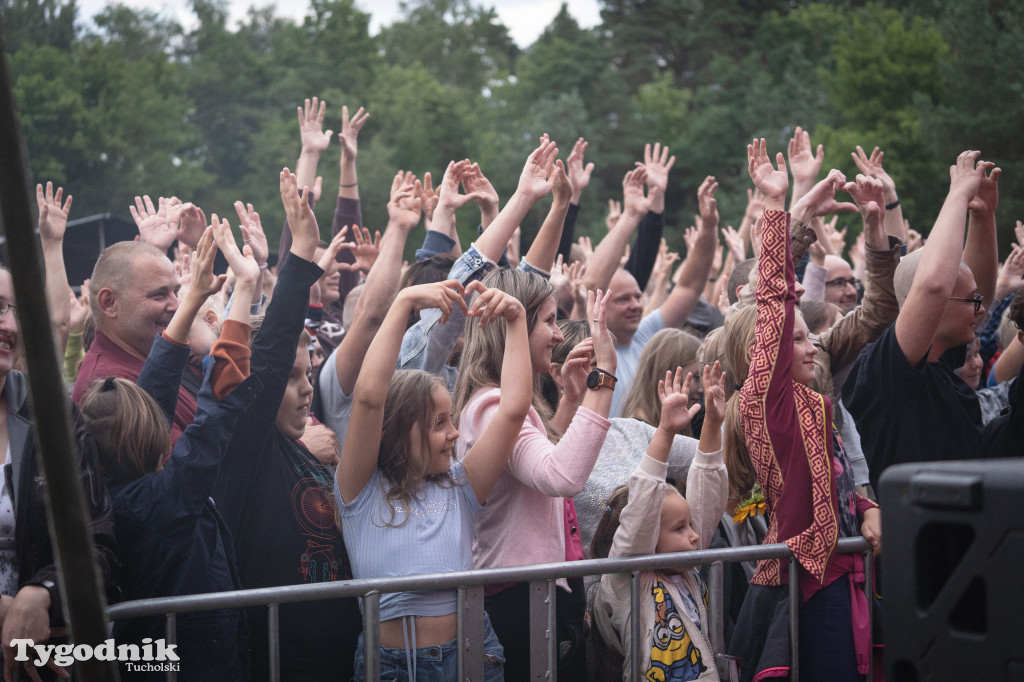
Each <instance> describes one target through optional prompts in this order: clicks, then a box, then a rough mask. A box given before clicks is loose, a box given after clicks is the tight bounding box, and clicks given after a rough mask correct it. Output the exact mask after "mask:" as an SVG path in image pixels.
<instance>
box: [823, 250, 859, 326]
mask: <svg viewBox="0 0 1024 682" xmlns="http://www.w3.org/2000/svg"><path fill="white" fill-rule="evenodd" d="M825 268H826V270H827V274H826V275H825V301H826V302H828V303H835V304H836V305H837V306H839V309H840V310H842V311H843V315H845V314H846V313H848V312H850V311H851V310H853V309H854V308H856V307H857V301H858V300H859V299H860V291H861V283H860V280H859V279H857V278H855V277H854V276H853V269H852V268H851V267H850V264H849V263H847V262H846V260H844V259H843V258H841V257H839V256H833V255H831V254H829V255H827V256H825Z"/></svg>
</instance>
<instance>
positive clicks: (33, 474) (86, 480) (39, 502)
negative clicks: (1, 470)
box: [3, 370, 120, 627]
mask: <svg viewBox="0 0 1024 682" xmlns="http://www.w3.org/2000/svg"><path fill="white" fill-rule="evenodd" d="M3 393H4V398H5V399H6V400H7V433H8V439H9V442H10V448H11V455H10V458H9V460H8V463H7V464H5V465H4V466H5V467H7V473H8V475H7V485H8V486H11V489H10V493H11V499H13V500H14V505H15V506H14V514H15V519H16V521H15V528H14V547H15V552H16V553H17V557H18V587H19V588H21V587H24V586H26V585H44V586H46V587H47V589H49V591H50V625H51V627H52V626H64V625H65V621H64V609H63V607H62V605H61V603H62V602H61V596H60V589H59V587H58V585H57V566H56V564H55V557H54V553H53V546H52V545H51V543H50V529H49V526H48V523H47V518H46V499H45V495H46V480H45V479H44V478H43V475H42V473H41V472H40V471H39V466H38V464H37V463H36V440H35V431H34V429H33V426H32V415H31V412H30V409H29V404H28V382H27V380H26V379H25V376H24V375H23V374H22V373H21V372H18V371H14V370H12V371H10V372H9V373H8V374H7V381H6V382H5V384H4V388H3ZM68 405H69V406H70V410H71V418H72V431H73V435H74V438H75V441H76V442H77V443H78V452H79V466H80V468H81V473H82V487H83V488H84V491H85V503H86V505H87V506H88V508H89V516H90V522H91V525H92V534H93V542H95V544H96V562H97V564H98V565H99V569H100V576H101V577H102V579H103V585H104V587H105V588H106V592H107V600H108V602H115V601H117V600H118V592H117V588H116V576H117V572H118V569H119V567H120V562H119V560H118V553H117V541H116V540H115V537H114V514H113V511H112V509H111V505H110V496H109V495H108V494H107V487H106V485H104V483H103V479H102V477H101V476H100V474H99V465H98V464H97V459H96V441H95V440H93V438H92V436H90V435H89V434H88V433H87V432H86V430H85V423H84V421H83V420H82V415H81V413H80V412H79V411H78V408H77V407H75V406H74V405H73V404H71V402H70V401H68Z"/></svg>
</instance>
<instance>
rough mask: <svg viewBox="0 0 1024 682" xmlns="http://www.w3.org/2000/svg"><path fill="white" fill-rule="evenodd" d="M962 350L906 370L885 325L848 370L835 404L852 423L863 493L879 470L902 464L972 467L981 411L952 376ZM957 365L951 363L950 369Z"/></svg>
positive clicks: (891, 331)
mask: <svg viewBox="0 0 1024 682" xmlns="http://www.w3.org/2000/svg"><path fill="white" fill-rule="evenodd" d="M963 356H964V353H963V349H962V348H961V349H955V350H952V351H950V352H947V353H946V354H945V355H943V357H942V358H940V359H939V362H928V359H927V357H925V358H924V359H922V360H921V361H920V362H919V363H918V364H917V365H912V364H910V362H909V361H908V360H907V358H906V356H905V355H904V354H903V350H902V349H901V348H900V345H899V343H898V342H897V340H896V325H895V323H894V324H892V325H891V326H890V327H889V328H888V329H886V330H885V332H883V333H882V336H881V337H879V339H878V340H877V341H875V342H874V343H872V344H870V345H869V346H867V347H866V348H864V350H863V351H861V354H860V356H859V357H858V358H857V360H856V362H854V364H853V367H852V368H851V369H850V374H849V376H848V377H847V378H846V381H845V382H844V383H843V404H844V405H845V406H846V409H847V410H849V412H850V414H851V415H853V418H854V419H855V420H856V421H857V430H858V431H859V432H860V440H861V445H862V447H863V449H864V455H865V457H866V458H867V462H868V467H869V468H870V478H871V485H872V486H873V487H874V489H875V491H876V492H877V491H878V479H879V477H880V476H881V475H882V472H883V471H884V470H885V469H886V467H888V466H890V465H891V464H901V463H904V462H923V461H938V460H950V459H973V458H976V457H979V456H980V455H981V430H982V425H981V405H980V403H979V402H978V396H977V394H976V393H975V392H974V391H973V390H971V388H970V387H969V386H968V385H967V384H966V383H964V382H963V381H962V380H961V379H960V377H958V376H956V375H955V374H953V370H954V369H955V368H956V367H959V366H960V365H962V364H963ZM957 360H959V363H958V362H957Z"/></svg>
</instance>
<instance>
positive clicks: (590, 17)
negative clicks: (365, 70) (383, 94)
mask: <svg viewBox="0 0 1024 682" xmlns="http://www.w3.org/2000/svg"><path fill="white" fill-rule="evenodd" d="M567 1H568V4H569V13H570V14H572V16H573V17H575V18H576V21H578V22H579V24H580V26H582V27H584V28H590V27H592V26H596V25H597V24H598V23H600V21H601V15H600V7H599V5H598V0H567ZM120 2H121V3H122V4H125V5H128V6H129V7H135V8H145V9H150V10H154V11H157V12H160V13H161V14H164V15H165V16H174V17H175V18H177V19H178V21H179V22H180V23H182V24H183V25H185V26H189V25H191V23H192V22H193V21H194V19H193V16H192V13H191V11H190V10H189V9H188V6H189V3H187V2H185V1H184V0H179V1H178V2H173V1H171V0H120ZM107 4H110V3H109V0H79V2H78V16H79V19H80V20H87V19H89V18H91V17H92V16H93V15H95V14H96V13H97V12H98V11H99V10H101V9H102V8H103V7H104V6H106V5H107ZM476 4H480V5H484V6H491V5H493V6H494V7H495V8H496V9H497V10H498V16H499V18H500V19H501V21H502V23H504V24H505V26H507V27H508V29H509V31H510V32H511V34H512V39H513V40H515V41H516V43H517V44H518V45H519V46H520V47H527V46H529V45H530V44H531V43H533V41H534V40H536V38H537V37H538V36H539V35H540V33H541V31H543V30H544V27H545V26H547V25H548V24H549V23H551V20H552V19H553V18H554V17H555V15H556V14H558V9H559V7H560V6H561V2H560V1H559V0H496V1H495V0H491V1H490V2H488V1H487V0H481V1H479V2H476ZM252 5H256V6H258V7H266V6H267V5H273V6H274V7H275V8H276V12H277V14H278V15H280V16H284V17H290V18H292V19H294V20H295V21H296V22H299V21H301V20H302V17H303V16H305V14H306V9H307V8H308V7H309V5H308V3H307V2H302V1H299V0H283V1H281V2H266V1H265V0H255V1H254V0H229V6H230V19H229V26H231V27H234V26H235V23H236V22H237V21H238V20H240V19H242V18H243V17H244V16H245V14H246V11H247V10H248V8H249V7H250V6H252ZM356 5H357V6H358V7H359V8H360V9H362V10H363V11H368V12H370V14H371V15H372V17H373V19H372V20H371V23H370V30H371V32H373V33H376V32H377V31H378V30H380V27H381V26H387V25H388V24H391V23H392V22H393V21H395V20H396V19H398V18H399V11H398V0H356Z"/></svg>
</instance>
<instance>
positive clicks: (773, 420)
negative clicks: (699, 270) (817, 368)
mask: <svg viewBox="0 0 1024 682" xmlns="http://www.w3.org/2000/svg"><path fill="white" fill-rule="evenodd" d="M747 158H748V162H749V171H750V177H751V179H752V180H753V181H754V184H755V186H756V187H757V188H758V189H759V190H760V191H761V192H763V193H764V195H765V214H764V228H763V234H762V244H761V252H760V255H759V261H758V270H759V278H758V283H757V294H756V299H757V307H756V318H754V319H753V322H754V328H753V332H750V331H748V330H749V325H748V326H747V327H746V329H743V328H741V327H742V325H739V324H736V322H735V321H731V320H730V321H729V322H732V323H731V324H727V326H726V333H727V334H734V335H736V338H737V339H749V340H750V341H751V342H752V343H751V345H748V346H745V347H746V349H747V353H746V354H747V355H748V356H749V360H750V362H749V375H748V376H747V378H746V380H745V381H744V382H743V386H742V388H741V389H740V392H739V395H738V398H734V399H735V400H737V401H738V404H737V408H738V414H739V424H740V426H741V428H742V432H743V436H744V439H745V443H746V450H747V456H748V457H749V462H750V466H751V468H752V470H753V472H754V474H755V476H756V479H757V482H758V483H759V484H760V486H761V489H762V490H763V491H764V499H765V505H766V511H767V516H768V533H767V535H766V537H765V539H764V542H765V543H766V544H768V543H774V542H780V541H781V542H785V543H786V544H787V545H788V546H789V547H790V548H791V549H792V551H793V554H794V555H795V556H796V558H797V560H798V561H799V573H798V576H799V583H800V588H801V594H802V597H803V598H802V600H801V605H800V614H799V615H800V617H799V622H800V635H799V637H800V642H799V649H800V660H799V662H797V661H790V660H789V646H788V645H786V644H785V643H786V642H787V641H788V633H787V631H786V627H787V621H788V618H786V617H785V615H786V608H785V607H786V604H787V603H788V602H787V600H788V596H787V595H788V589H787V587H786V583H787V582H788V573H787V572H786V571H785V569H784V563H783V562H782V561H781V560H779V559H766V560H763V561H760V562H759V563H758V567H757V571H756V572H755V573H754V576H753V578H752V579H751V586H750V590H749V591H748V592H747V595H746V598H745V600H744V602H743V607H742V610H741V613H740V618H739V622H738V623H737V627H736V631H735V633H734V635H733V639H732V642H731V644H730V649H731V651H730V653H731V654H734V655H736V656H738V657H739V658H740V659H741V660H742V662H743V669H742V679H743V680H751V679H754V677H755V676H757V677H758V679H761V678H764V677H771V676H785V675H787V674H788V671H789V669H790V667H791V666H793V665H795V664H797V663H799V670H800V674H801V676H804V677H806V678H807V679H813V680H824V679H828V680H849V681H851V682H852V681H853V680H856V679H859V676H860V675H862V674H863V673H865V672H867V668H868V657H869V655H870V654H869V651H868V649H869V646H868V645H869V638H870V633H869V632H868V630H867V608H868V604H867V600H866V598H865V597H864V585H863V584H862V583H863V575H864V573H863V566H862V563H863V559H862V557H861V555H860V554H853V555H849V554H843V555H840V554H836V552H835V547H836V542H837V541H838V539H839V538H841V537H856V536H857V535H859V534H863V535H864V537H865V538H866V539H867V540H868V541H869V542H870V543H871V544H872V546H873V547H874V549H875V551H876V553H877V552H878V551H879V550H880V548H881V519H880V517H881V514H880V512H879V510H878V508H877V505H875V504H874V503H873V502H871V501H869V500H867V499H864V498H862V497H860V496H859V495H857V493H856V492H855V491H854V477H853V472H852V469H851V467H850V464H849V461H848V460H847V458H846V455H845V452H844V451H843V447H842V440H841V439H840V438H839V437H838V435H837V433H836V431H835V429H834V427H833V424H832V409H831V404H830V401H829V399H828V398H827V397H824V396H822V395H821V394H819V393H816V392H815V391H813V390H811V389H810V388H809V387H808V385H809V384H810V383H811V382H812V381H814V356H815V354H816V353H817V349H816V347H815V346H814V345H813V344H812V343H811V339H810V338H809V333H808V329H807V324H806V323H805V322H804V319H803V316H802V315H801V314H800V313H799V311H798V310H797V309H796V288H795V276H794V269H793V259H792V256H791V253H790V235H789V214H788V213H786V212H785V209H784V207H785V200H786V194H787V190H788V187H789V176H788V174H787V172H786V165H785V159H784V158H783V156H782V154H778V155H777V163H778V169H776V168H774V167H773V166H772V163H771V159H770V157H769V156H768V152H767V148H766V146H765V142H764V140H763V139H762V140H760V141H758V140H754V142H753V143H752V144H751V145H748V146H747ZM844 187H845V188H846V189H847V191H849V190H850V188H849V186H844V178H843V177H842V174H841V173H839V172H838V171H832V172H831V173H830V174H829V176H828V178H827V179H826V180H823V181H822V182H821V183H819V184H818V185H816V186H815V188H814V189H812V190H811V192H812V193H814V192H821V193H822V196H823V197H825V198H828V197H832V196H834V194H835V191H836V190H838V189H840V188H844ZM867 210H868V211H874V212H877V211H880V210H881V207H880V206H878V205H877V204H876V203H875V202H871V204H869V206H868V207H867ZM734 314H737V313H734ZM750 315H751V313H746V314H745V319H747V320H750V319H751V317H750ZM730 317H731V316H730ZM734 372H735V373H736V376H737V377H739V376H741V375H742V372H736V369H735V367H734ZM858 578H859V582H860V583H861V584H858ZM851 595H852V596H851ZM854 600H857V601H854Z"/></svg>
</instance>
